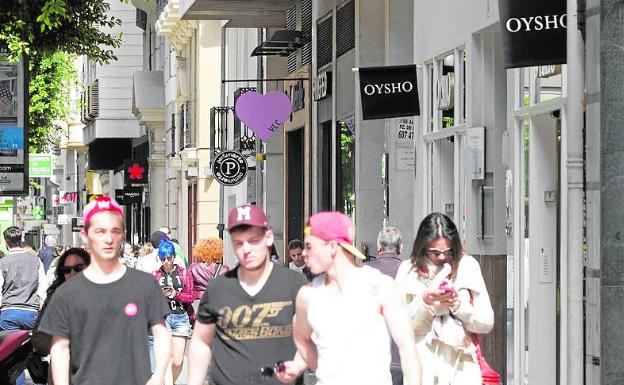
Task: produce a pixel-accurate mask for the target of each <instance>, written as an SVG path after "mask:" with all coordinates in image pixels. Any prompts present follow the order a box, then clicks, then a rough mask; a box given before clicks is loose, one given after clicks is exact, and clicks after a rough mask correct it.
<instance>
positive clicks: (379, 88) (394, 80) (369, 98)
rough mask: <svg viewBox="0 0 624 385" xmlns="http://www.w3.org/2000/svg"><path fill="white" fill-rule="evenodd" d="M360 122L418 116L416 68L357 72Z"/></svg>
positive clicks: (373, 68) (370, 68) (391, 68)
mask: <svg viewBox="0 0 624 385" xmlns="http://www.w3.org/2000/svg"><path fill="white" fill-rule="evenodd" d="M359 73H360V96H361V99H362V117H363V119H364V120H369V119H385V118H398V117H401V116H416V115H420V103H419V101H418V83H417V82H416V65H415V64H413V65H406V66H391V67H367V68H360V69H359Z"/></svg>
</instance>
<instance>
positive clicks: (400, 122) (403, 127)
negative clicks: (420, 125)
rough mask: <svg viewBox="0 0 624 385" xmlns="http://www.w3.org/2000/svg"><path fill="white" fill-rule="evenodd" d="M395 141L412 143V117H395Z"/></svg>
mask: <svg viewBox="0 0 624 385" xmlns="http://www.w3.org/2000/svg"><path fill="white" fill-rule="evenodd" d="M395 132H396V136H395V140H396V142H397V143H414V117H406V118H399V119H396V130H395Z"/></svg>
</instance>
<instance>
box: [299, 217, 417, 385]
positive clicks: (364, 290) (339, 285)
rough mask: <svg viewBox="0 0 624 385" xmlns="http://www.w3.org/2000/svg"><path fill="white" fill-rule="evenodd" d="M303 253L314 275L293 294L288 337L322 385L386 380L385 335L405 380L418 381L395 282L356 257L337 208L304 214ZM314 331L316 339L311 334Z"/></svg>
mask: <svg viewBox="0 0 624 385" xmlns="http://www.w3.org/2000/svg"><path fill="white" fill-rule="evenodd" d="M304 233H305V248H304V251H303V255H304V258H305V262H306V265H307V266H308V267H309V268H310V270H311V271H312V273H314V274H320V275H319V276H318V277H316V278H315V279H314V280H313V281H312V282H311V283H310V284H309V285H307V286H304V287H303V288H301V290H300V291H299V294H298V295H297V309H296V314H297V316H296V317H295V319H294V322H293V323H294V331H293V333H294V338H295V343H296V345H297V348H298V350H299V353H300V354H301V355H302V356H303V358H304V359H305V361H306V362H307V363H308V365H309V366H310V367H312V368H315V367H318V369H317V371H316V376H317V378H318V381H319V383H323V385H342V384H358V385H392V377H391V375H390V359H391V355H390V335H392V338H393V339H394V342H395V343H396V345H397V347H398V349H399V354H400V356H401V366H402V369H403V375H404V382H403V383H404V384H405V385H420V383H421V370H420V361H419V358H418V355H417V353H416V343H415V341H414V334H413V332H412V329H411V327H410V322H409V318H408V315H407V311H406V308H405V305H404V304H403V301H402V300H401V298H400V297H399V293H398V290H397V288H396V287H395V284H394V281H393V280H392V278H390V277H389V276H386V275H383V274H381V273H380V272H379V271H378V270H376V269H373V268H371V267H369V266H359V264H357V263H356V258H358V259H365V258H366V257H365V256H364V255H363V254H362V253H361V252H360V251H359V250H358V249H357V248H356V247H355V246H354V245H353V241H354V240H355V226H354V225H353V222H352V221H351V219H350V218H349V217H347V216H346V215H344V214H341V213H338V212H321V213H318V214H315V215H312V216H311V217H310V219H309V220H308V223H307V226H306V228H305V230H304ZM312 334H314V341H313V340H312Z"/></svg>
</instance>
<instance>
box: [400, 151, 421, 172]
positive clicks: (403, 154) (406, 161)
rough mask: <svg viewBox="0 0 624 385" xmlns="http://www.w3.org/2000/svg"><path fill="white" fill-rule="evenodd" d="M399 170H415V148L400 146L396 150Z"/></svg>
mask: <svg viewBox="0 0 624 385" xmlns="http://www.w3.org/2000/svg"><path fill="white" fill-rule="evenodd" d="M396 154H397V155H396V156H397V158H396V159H397V163H396V164H397V166H396V167H397V170H404V171H411V170H414V165H415V163H416V160H415V156H414V149H413V148H406V147H399V148H397V152H396Z"/></svg>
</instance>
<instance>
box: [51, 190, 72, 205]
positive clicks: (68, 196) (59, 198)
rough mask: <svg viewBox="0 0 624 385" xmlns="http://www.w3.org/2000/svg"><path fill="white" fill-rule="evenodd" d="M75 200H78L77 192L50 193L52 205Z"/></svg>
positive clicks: (66, 203)
mask: <svg viewBox="0 0 624 385" xmlns="http://www.w3.org/2000/svg"><path fill="white" fill-rule="evenodd" d="M76 200H78V193H77V192H65V191H59V193H58V194H53V195H52V207H58V206H62V205H68V204H72V203H76Z"/></svg>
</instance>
